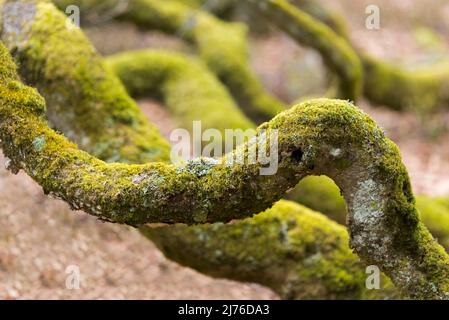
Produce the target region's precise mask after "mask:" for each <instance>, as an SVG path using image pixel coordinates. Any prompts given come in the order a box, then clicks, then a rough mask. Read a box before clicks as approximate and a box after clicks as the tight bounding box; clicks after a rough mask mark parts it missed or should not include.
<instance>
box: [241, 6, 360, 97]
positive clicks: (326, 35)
mask: <svg viewBox="0 0 449 320" xmlns="http://www.w3.org/2000/svg"><path fill="white" fill-rule="evenodd" d="M245 1H246V2H247V3H248V4H250V5H251V6H252V7H254V8H255V9H256V10H258V11H259V12H260V13H261V14H262V15H264V16H265V17H266V18H267V20H268V21H270V22H273V23H275V24H276V26H278V27H279V28H280V29H281V30H284V31H285V32H286V33H287V34H289V35H290V36H292V37H293V38H294V39H295V40H297V41H298V42H299V43H301V44H303V45H306V46H310V47H312V48H314V49H316V50H318V52H319V53H320V54H321V56H322V57H323V61H324V63H325V64H326V65H327V66H328V67H329V68H330V69H331V70H332V71H334V72H335V74H336V75H337V76H338V78H339V84H338V93H337V96H338V97H339V98H343V99H350V100H353V101H356V100H357V98H358V97H359V96H360V94H361V91H362V83H363V71H362V64H361V63H360V60H359V58H358V56H357V54H356V53H355V52H354V51H353V49H352V48H351V46H350V45H349V44H348V43H347V41H346V40H345V39H344V38H342V37H340V36H339V35H338V34H337V33H335V32H334V31H333V30H331V29H330V28H329V27H328V26H326V25H325V24H324V23H321V22H320V21H318V20H315V19H314V18H313V17H312V16H310V15H308V14H307V13H306V12H304V11H302V10H300V9H299V8H296V7H295V6H293V5H291V4H289V3H288V2H287V1H285V0H245Z"/></svg>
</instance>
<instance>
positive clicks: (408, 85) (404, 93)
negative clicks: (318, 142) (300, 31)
mask: <svg viewBox="0 0 449 320" xmlns="http://www.w3.org/2000/svg"><path fill="white" fill-rule="evenodd" d="M291 2H292V3H293V4H295V5H296V6H298V7H299V8H300V9H301V10H304V11H305V12H307V13H309V14H310V15H312V16H313V17H314V18H316V19H318V20H319V21H322V22H323V23H325V24H327V25H328V26H330V27H331V28H333V30H335V31H336V32H337V33H338V34H339V35H340V36H342V37H343V38H345V39H346V40H347V41H348V43H349V45H351V46H352V47H354V50H355V51H356V53H357V54H358V56H359V58H360V60H361V61H362V64H363V70H364V81H363V93H364V95H365V96H366V97H367V98H368V99H369V100H370V101H372V102H373V103H376V104H379V105H384V106H388V107H391V108H393V109H397V110H410V109H412V110H418V111H424V112H429V111H433V110H435V109H437V108H441V107H445V108H447V107H448V106H449V93H448V92H449V90H448V89H449V63H439V64H436V65H431V66H427V67H422V68H420V69H417V70H406V69H405V68H404V67H400V66H397V65H394V64H393V63H388V62H384V61H381V60H380V59H377V58H374V57H372V56H371V55H369V54H367V53H365V52H364V51H363V50H361V49H360V48H357V47H356V46H355V45H354V44H351V42H350V39H349V36H348V33H347V31H346V30H347V27H346V24H345V22H344V18H343V17H341V16H340V15H339V14H337V13H334V12H331V11H329V10H327V9H326V8H324V7H323V6H321V5H320V4H319V3H318V2H317V1H315V0H291ZM338 26H340V27H338Z"/></svg>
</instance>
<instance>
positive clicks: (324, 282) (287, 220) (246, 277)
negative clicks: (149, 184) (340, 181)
mask: <svg viewBox="0 0 449 320" xmlns="http://www.w3.org/2000/svg"><path fill="white" fill-rule="evenodd" d="M140 230H141V231H142V232H143V234H144V235H145V236H147V237H148V238H150V239H151V240H152V241H153V242H154V243H155V244H156V245H157V247H158V248H159V249H160V250H161V251H162V252H163V253H164V255H166V256H167V257H168V258H169V259H171V260H174V261H176V262H178V263H180V264H182V265H185V266H189V267H191V268H194V269H196V270H199V271H200V272H202V273H205V274H208V275H211V276H214V277H224V278H228V279H233V280H238V281H249V282H255V283H259V284H262V285H264V286H267V287H269V288H271V289H273V290H274V291H275V292H277V293H278V294H279V295H280V296H281V298H283V299H388V298H398V294H397V292H396V291H395V290H394V288H393V286H392V284H391V282H389V281H388V279H387V278H386V277H385V276H384V277H383V278H382V281H381V289H380V290H367V289H366V285H365V279H366V273H365V267H364V265H363V264H362V263H361V262H360V261H359V260H358V258H357V256H356V255H354V254H353V253H352V252H351V250H350V249H349V247H348V240H349V237H348V233H347V232H346V229H345V228H344V227H343V226H341V225H338V224H337V223H335V222H333V221H331V220H329V219H328V218H326V217H324V216H323V215H321V214H319V213H317V212H313V211H311V210H309V209H307V208H304V207H302V206H301V205H299V204H297V203H294V202H290V201H286V200H281V201H279V202H277V203H276V204H275V205H274V206H273V207H272V208H271V209H268V210H267V211H265V212H263V213H259V214H258V215H256V216H254V217H253V218H248V219H244V220H240V221H233V222H231V223H229V224H223V223H216V224H212V225H198V226H189V227H188V226H184V225H175V226H169V227H148V226H142V227H140Z"/></svg>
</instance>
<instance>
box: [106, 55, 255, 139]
mask: <svg viewBox="0 0 449 320" xmlns="http://www.w3.org/2000/svg"><path fill="white" fill-rule="evenodd" d="M106 61H107V64H108V65H109V66H110V67H111V69H112V71H113V72H114V73H115V74H116V75H117V76H118V77H119V78H120V79H121V80H122V82H123V83H124V85H125V87H126V89H127V90H128V92H129V93H130V94H131V95H132V96H137V97H138V96H142V95H147V96H148V95H151V96H153V97H162V98H163V100H164V101H163V102H164V104H165V105H166V106H167V107H168V109H169V111H170V113H171V114H173V115H174V116H175V117H176V119H177V120H178V123H179V125H181V127H182V128H191V126H192V122H193V121H195V120H202V125H203V128H204V129H207V128H215V129H217V130H219V131H220V132H222V133H223V136H224V131H225V129H230V128H240V129H244V130H245V129H248V128H252V127H254V124H253V123H252V122H251V121H250V120H249V119H248V118H246V116H245V115H244V114H243V113H242V112H241V111H240V109H239V108H238V106H237V105H236V104H235V102H234V100H233V99H232V97H231V96H230V95H229V93H228V91H227V90H226V88H225V87H224V86H223V85H222V84H221V83H220V82H219V81H218V79H217V78H216V77H215V76H214V75H213V74H211V73H210V71H209V69H207V67H206V66H205V65H204V64H203V63H202V62H201V61H199V60H197V59H193V58H187V57H186V56H185V55H183V54H179V53H174V52H168V51H160V50H141V51H134V52H126V53H122V54H117V55H115V56H112V57H108V58H107V60H106ZM205 118H207V119H205Z"/></svg>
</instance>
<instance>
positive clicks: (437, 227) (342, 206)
mask: <svg viewBox="0 0 449 320" xmlns="http://www.w3.org/2000/svg"><path fill="white" fill-rule="evenodd" d="M286 198H287V199H290V200H293V201H296V202H299V203H301V204H304V205H305V206H307V207H309V208H311V209H313V210H317V211H319V212H321V213H323V214H325V215H326V216H328V217H330V218H332V219H333V220H335V221H337V222H339V223H341V224H346V217H347V209H346V203H345V201H344V199H343V197H342V196H341V194H340V189H339V188H338V187H337V186H336V185H335V183H334V182H333V181H332V180H331V179H329V178H327V177H325V176H319V177H313V176H311V177H306V178H304V179H303V180H301V181H300V182H299V184H298V185H297V186H296V187H295V189H293V190H292V191H290V192H289V193H288V194H287V197H286ZM416 208H417V209H418V211H419V215H420V218H421V220H422V221H423V223H424V224H425V226H426V227H427V228H429V230H430V232H431V233H432V235H433V236H434V237H435V238H437V240H438V242H439V243H440V244H441V245H443V246H444V247H445V249H446V251H449V199H448V198H447V197H429V196H423V195H418V196H417V197H416Z"/></svg>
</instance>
